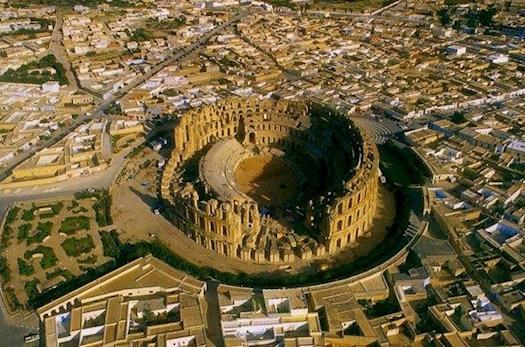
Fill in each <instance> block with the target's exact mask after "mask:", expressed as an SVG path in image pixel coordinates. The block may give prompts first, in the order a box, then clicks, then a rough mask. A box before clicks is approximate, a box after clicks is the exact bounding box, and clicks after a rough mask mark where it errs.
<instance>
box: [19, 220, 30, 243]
mask: <svg viewBox="0 0 525 347" xmlns="http://www.w3.org/2000/svg"><path fill="white" fill-rule="evenodd" d="M30 231H31V224H30V223H25V224H22V225H20V226H19V227H18V235H17V236H16V238H17V239H18V241H22V240H25V239H27V237H28V236H29V232H30Z"/></svg>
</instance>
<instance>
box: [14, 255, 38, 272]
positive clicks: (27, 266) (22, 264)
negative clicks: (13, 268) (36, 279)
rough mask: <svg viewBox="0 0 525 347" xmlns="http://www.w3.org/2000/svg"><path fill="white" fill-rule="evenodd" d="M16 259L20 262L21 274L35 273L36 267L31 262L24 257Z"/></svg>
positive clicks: (19, 270)
mask: <svg viewBox="0 0 525 347" xmlns="http://www.w3.org/2000/svg"><path fill="white" fill-rule="evenodd" d="M16 261H17V263H18V273H19V274H20V275H22V276H29V275H32V274H34V273H35V268H34V267H33V265H31V264H29V263H28V262H26V261H25V260H24V259H22V258H18V259H17V260H16Z"/></svg>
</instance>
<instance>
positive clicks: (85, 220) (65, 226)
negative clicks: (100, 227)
mask: <svg viewBox="0 0 525 347" xmlns="http://www.w3.org/2000/svg"><path fill="white" fill-rule="evenodd" d="M90 227H91V226H90V223H89V217H87V216H73V217H67V218H66V219H64V220H63V221H62V224H61V225H60V229H59V231H60V232H61V233H64V234H66V235H72V234H74V233H75V232H77V231H78V230H89V229H90Z"/></svg>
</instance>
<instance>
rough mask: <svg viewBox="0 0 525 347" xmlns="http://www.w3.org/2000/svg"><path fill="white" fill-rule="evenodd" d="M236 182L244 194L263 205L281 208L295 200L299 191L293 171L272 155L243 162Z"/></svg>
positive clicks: (236, 173) (238, 169) (259, 156)
mask: <svg viewBox="0 0 525 347" xmlns="http://www.w3.org/2000/svg"><path fill="white" fill-rule="evenodd" d="M235 180H236V181H237V184H238V186H239V188H240V189H241V190H242V191H243V192H245V193H246V194H248V195H249V196H251V197H252V198H253V199H255V200H256V201H257V202H259V203H260V204H262V205H271V206H280V205H282V204H284V203H285V202H287V201H289V200H291V199H293V198H294V197H295V195H296V194H297V192H298V189H299V187H298V184H297V180H296V177H295V175H294V173H293V171H292V169H291V168H290V167H289V166H288V165H287V164H286V163H285V162H283V161H282V160H280V159H279V158H277V157H275V156H273V155H271V154H264V155H257V156H254V157H251V158H248V159H246V160H244V161H242V162H241V163H240V164H239V166H237V169H236V170H235Z"/></svg>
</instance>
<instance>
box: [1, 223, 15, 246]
mask: <svg viewBox="0 0 525 347" xmlns="http://www.w3.org/2000/svg"><path fill="white" fill-rule="evenodd" d="M12 236H13V228H11V226H10V225H4V229H3V230H2V248H7V247H9V245H10V244H11V242H10V241H11V237H12Z"/></svg>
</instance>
